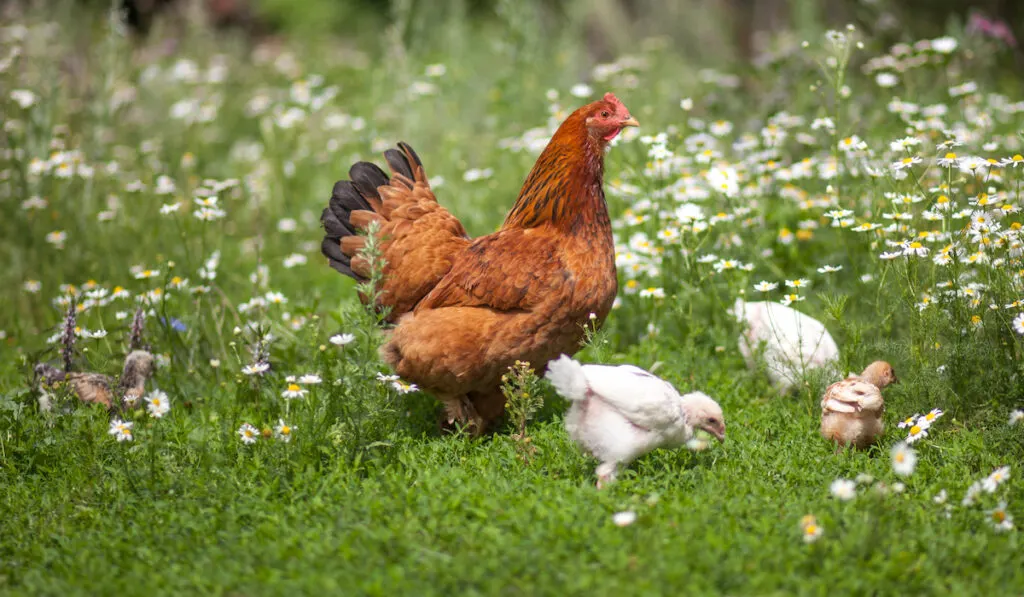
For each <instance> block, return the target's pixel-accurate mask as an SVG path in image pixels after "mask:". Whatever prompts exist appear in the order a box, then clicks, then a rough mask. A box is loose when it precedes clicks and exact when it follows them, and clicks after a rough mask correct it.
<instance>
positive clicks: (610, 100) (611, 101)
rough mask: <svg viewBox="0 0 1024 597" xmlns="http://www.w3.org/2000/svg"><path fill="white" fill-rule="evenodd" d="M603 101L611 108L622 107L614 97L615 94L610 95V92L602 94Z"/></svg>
mask: <svg viewBox="0 0 1024 597" xmlns="http://www.w3.org/2000/svg"><path fill="white" fill-rule="evenodd" d="M604 101H606V102H608V103H609V104H611V105H613V106H621V105H622V102H620V101H619V98H617V97H615V94H614V93H612V92H611V91H609V92H608V93H606V94H604Z"/></svg>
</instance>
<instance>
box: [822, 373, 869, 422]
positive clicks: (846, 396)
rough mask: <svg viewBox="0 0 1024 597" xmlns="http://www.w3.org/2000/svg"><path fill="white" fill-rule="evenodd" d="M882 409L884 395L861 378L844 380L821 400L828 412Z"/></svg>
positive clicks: (823, 407) (832, 386)
mask: <svg viewBox="0 0 1024 597" xmlns="http://www.w3.org/2000/svg"><path fill="white" fill-rule="evenodd" d="M881 407H882V394H881V392H879V391H878V388H876V387H875V386H873V385H871V384H870V383H868V382H866V381H864V380H862V379H859V378H850V379H844V380H843V381H838V382H836V383H834V384H832V385H831V386H829V387H828V389H827V390H825V395H824V396H823V397H822V400H821V408H822V410H824V411H826V412H839V413H857V412H861V411H863V410H866V411H870V412H874V411H877V410H878V409H880V408H881Z"/></svg>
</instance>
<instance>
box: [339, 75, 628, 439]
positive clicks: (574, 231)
mask: <svg viewBox="0 0 1024 597" xmlns="http://www.w3.org/2000/svg"><path fill="white" fill-rule="evenodd" d="M637 125H638V123H637V121H636V120H635V119H634V118H633V117H631V116H630V115H629V111H628V110H627V109H626V107H625V106H624V105H623V104H622V102H620V101H619V100H618V98H616V97H615V96H614V95H612V94H611V93H608V94H605V96H604V98H603V99H601V100H599V101H596V102H594V103H591V104H588V105H586V106H583V107H582V108H580V109H578V110H576V111H575V112H573V113H572V114H571V115H570V116H569V117H568V118H567V119H566V120H565V122H564V123H562V125H561V126H560V127H559V128H558V130H557V131H556V132H555V135H554V136H553V137H552V139H551V141H550V142H549V143H548V145H547V147H546V148H545V149H544V151H543V153H541V155H540V157H539V158H538V159H537V162H536V164H535V165H534V167H533V170H532V171H531V172H530V174H529V176H527V178H526V182H525V183H524V184H523V187H522V190H521V191H520V192H519V197H518V199H517V200H516V203H515V206H514V207H513V208H512V211H511V212H510V213H509V214H508V217H507V218H506V219H505V223H504V224H503V225H502V227H501V229H500V230H498V231H497V232H495V233H493V234H488V235H486V236H481V237H478V238H476V239H471V238H469V236H468V235H467V234H466V230H465V228H463V226H462V224H461V223H460V222H459V221H458V219H456V218H455V216H453V215H452V214H451V213H449V212H448V211H447V210H446V209H444V208H443V207H441V205H440V204H438V202H437V199H436V198H435V197H434V193H433V191H432V190H431V189H430V184H429V183H428V182H427V176H426V174H425V172H424V170H423V164H422V162H420V159H419V157H418V156H417V155H416V153H415V152H414V151H413V150H412V148H411V147H409V146H408V145H406V144H404V143H399V148H400V150H395V149H391V150H388V151H386V152H385V154H384V157H385V159H386V160H387V162H388V165H389V167H390V169H391V178H390V179H389V178H388V176H387V175H385V174H384V172H383V171H382V170H381V169H380V168H378V167H377V166H375V165H373V164H371V163H367V162H359V163H357V164H355V165H354V166H352V168H351V170H349V177H350V178H351V180H343V181H340V182H338V183H337V184H335V186H334V192H333V194H332V196H331V200H330V204H329V206H328V207H327V209H325V210H324V212H323V216H322V217H321V221H322V222H323V225H324V228H325V230H326V235H325V237H324V240H323V244H322V251H323V253H324V255H325V256H326V257H327V258H328V260H329V262H330V264H331V266H332V267H334V268H335V269H336V270H338V271H339V272H341V273H343V274H345V275H348V276H350V277H352V278H355V279H357V280H360V281H362V280H365V279H366V278H367V277H368V276H369V274H370V271H369V267H368V264H367V262H366V260H365V259H363V258H362V257H360V255H359V251H360V250H361V249H362V248H363V246H364V245H365V242H366V241H365V238H364V237H363V236H361V235H360V233H361V232H363V231H365V230H366V228H367V227H368V225H369V223H370V222H374V221H375V222H378V223H379V225H380V228H379V232H378V235H379V238H380V241H381V243H380V248H381V254H382V257H383V259H384V261H385V266H384V269H383V273H384V276H383V281H382V283H381V286H380V288H379V289H378V290H379V291H380V292H379V293H378V294H379V297H380V298H379V300H378V304H377V305H375V306H376V307H377V308H383V307H387V308H390V312H389V314H388V317H387V318H388V321H389V322H392V323H396V324H397V325H396V326H395V328H394V329H393V330H392V331H391V333H390V337H389V338H388V340H387V342H386V343H385V344H384V345H383V346H382V347H381V350H380V352H381V356H382V357H383V359H384V360H385V361H386V362H387V363H388V364H390V365H391V366H392V367H394V369H395V372H396V373H398V374H399V375H400V376H402V377H403V378H405V379H407V380H409V381H412V382H414V383H416V384H418V385H419V386H420V387H422V388H423V389H425V390H428V391H430V392H431V393H433V394H434V395H435V396H437V398H438V399H439V400H441V401H442V402H443V403H444V406H445V410H446V413H447V419H448V422H449V423H451V422H454V421H459V422H461V423H464V424H467V425H469V426H471V427H472V428H473V429H474V430H475V431H476V432H481V431H483V430H484V429H485V428H486V427H487V426H488V425H489V424H490V423H491V422H493V421H494V420H495V419H496V418H497V417H499V416H500V415H501V414H502V412H503V411H504V408H505V405H504V398H503V396H502V394H501V391H500V389H499V384H500V379H501V375H502V374H503V373H504V372H505V371H506V369H507V368H508V367H509V366H510V365H512V364H513V363H514V362H515V361H517V360H521V361H527V362H529V363H531V364H532V365H533V367H534V368H535V369H537V370H538V371H540V370H542V369H543V368H544V367H545V366H546V365H547V363H548V361H550V360H551V359H553V358H555V357H557V356H558V355H560V354H562V353H565V354H569V355H571V354H574V353H575V352H576V351H578V350H579V348H580V343H581V340H582V338H583V331H584V326H585V325H587V323H588V321H589V319H590V317H591V314H594V317H595V320H594V321H595V323H596V324H597V325H600V324H601V323H602V322H603V321H604V319H605V317H606V316H607V315H608V311H609V310H610V309H611V306H612V302H613V301H614V299H615V292H616V289H617V280H616V272H615V255H614V243H613V240H612V231H611V223H610V220H609V217H608V208H607V205H606V204H605V198H604V189H603V174H604V152H605V148H606V147H607V145H608V143H609V142H610V141H611V140H612V139H614V138H615V136H616V135H618V134H619V132H621V130H622V129H623V128H624V127H627V126H637ZM362 298H363V299H364V301H365V297H362Z"/></svg>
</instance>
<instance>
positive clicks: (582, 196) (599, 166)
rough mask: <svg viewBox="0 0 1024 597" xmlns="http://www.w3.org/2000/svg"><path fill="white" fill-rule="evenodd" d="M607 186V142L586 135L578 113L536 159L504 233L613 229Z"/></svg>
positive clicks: (559, 130) (567, 121) (565, 124)
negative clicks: (546, 228)
mask: <svg viewBox="0 0 1024 597" xmlns="http://www.w3.org/2000/svg"><path fill="white" fill-rule="evenodd" d="M603 186H604V143H603V142H601V141H599V140H596V139H594V138H592V137H591V136H590V135H589V134H588V132H587V127H586V124H585V122H584V116H583V114H582V113H581V112H580V111H577V112H575V113H573V114H572V115H571V116H569V118H568V119H566V121H565V122H564V123H562V126H560V127H559V128H558V130H557V131H556V132H555V135H554V136H553V137H552V138H551V141H550V142H549V143H548V145H547V147H545V148H544V151H543V152H542V153H541V154H540V157H539V158H537V163H535V164H534V165H533V170H531V171H530V175H529V176H527V177H526V182H524V183H523V188H522V190H521V191H519V197H518V199H516V204H515V206H514V207H513V208H512V211H511V212H509V214H508V217H507V218H505V224H504V226H503V228H534V227H537V226H541V225H543V224H551V225H552V226H554V227H555V228H557V229H559V230H561V231H562V232H565V233H579V232H585V231H589V230H594V229H595V228H596V229H598V230H600V229H602V228H609V227H610V225H611V222H610V220H609V218H608V207H607V205H606V204H605V200H604V188H603Z"/></svg>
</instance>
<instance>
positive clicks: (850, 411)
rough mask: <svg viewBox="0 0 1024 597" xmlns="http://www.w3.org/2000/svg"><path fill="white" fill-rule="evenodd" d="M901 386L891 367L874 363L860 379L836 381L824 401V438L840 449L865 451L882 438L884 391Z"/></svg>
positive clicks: (858, 377) (877, 362)
mask: <svg viewBox="0 0 1024 597" xmlns="http://www.w3.org/2000/svg"><path fill="white" fill-rule="evenodd" d="M893 383H899V380H898V379H897V378H896V372H895V371H893V368H892V365H890V364H889V363H886V362H885V361H875V362H874V363H871V364H870V365H868V367H867V369H865V370H864V372H863V373H861V374H860V375H851V376H850V377H848V378H846V379H844V380H842V381H837V382H836V383H834V384H832V385H830V386H829V387H828V389H827V390H825V395H824V396H822V398H821V435H822V436H823V437H824V438H825V439H829V440H832V441H834V442H836V443H837V444H839V446H844V445H852V446H854V447H857V448H866V447H868V446H870V445H871V444H873V443H875V441H876V440H877V439H878V438H879V437H881V436H882V433H883V432H884V431H885V425H884V424H883V423H882V414H883V413H884V412H885V402H884V401H883V400H882V391H881V390H882V388H884V387H886V386H887V385H889V384H893Z"/></svg>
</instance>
